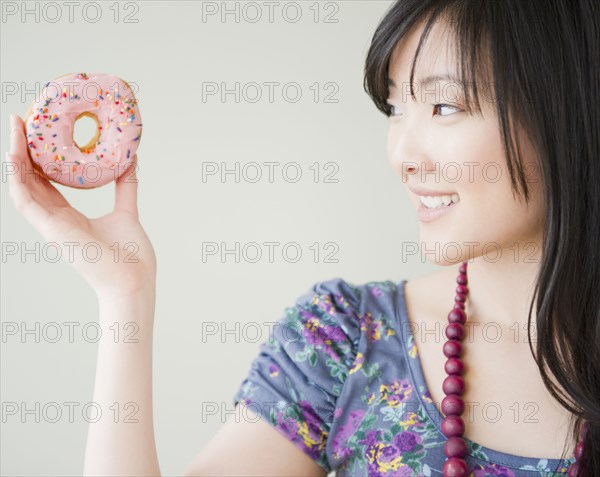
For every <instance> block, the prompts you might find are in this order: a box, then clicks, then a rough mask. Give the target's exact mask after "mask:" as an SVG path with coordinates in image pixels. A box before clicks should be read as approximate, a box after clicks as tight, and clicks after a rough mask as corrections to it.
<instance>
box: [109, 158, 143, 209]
mask: <svg viewBox="0 0 600 477" xmlns="http://www.w3.org/2000/svg"><path fill="white" fill-rule="evenodd" d="M137 168H138V163H137V154H134V156H133V158H132V159H131V163H130V164H129V165H128V167H127V169H126V170H125V172H123V174H121V175H120V176H119V177H118V178H117V180H116V181H115V209H114V210H115V211H116V210H125V211H127V212H130V213H132V214H134V215H135V216H136V217H137V216H138V206H137V189H138V178H137V173H136V172H137Z"/></svg>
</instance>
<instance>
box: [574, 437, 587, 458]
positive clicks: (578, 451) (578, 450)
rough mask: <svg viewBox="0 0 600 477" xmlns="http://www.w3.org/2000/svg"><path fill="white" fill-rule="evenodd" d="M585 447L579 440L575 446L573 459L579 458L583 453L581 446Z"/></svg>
mask: <svg viewBox="0 0 600 477" xmlns="http://www.w3.org/2000/svg"><path fill="white" fill-rule="evenodd" d="M584 447H585V443H584V442H582V441H579V442H578V443H577V445H576V446H575V459H577V460H579V459H581V456H582V455H583V448H584Z"/></svg>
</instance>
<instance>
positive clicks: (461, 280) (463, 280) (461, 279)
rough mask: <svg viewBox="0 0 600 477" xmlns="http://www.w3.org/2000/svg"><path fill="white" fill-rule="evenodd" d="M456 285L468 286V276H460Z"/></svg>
mask: <svg viewBox="0 0 600 477" xmlns="http://www.w3.org/2000/svg"><path fill="white" fill-rule="evenodd" d="M456 283H458V284H459V285H468V282H467V276H466V275H459V276H458V277H456Z"/></svg>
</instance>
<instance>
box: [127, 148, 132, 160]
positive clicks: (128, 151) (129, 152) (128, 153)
mask: <svg viewBox="0 0 600 477" xmlns="http://www.w3.org/2000/svg"><path fill="white" fill-rule="evenodd" d="M130 154H131V151H130V150H129V149H127V159H129V155H130Z"/></svg>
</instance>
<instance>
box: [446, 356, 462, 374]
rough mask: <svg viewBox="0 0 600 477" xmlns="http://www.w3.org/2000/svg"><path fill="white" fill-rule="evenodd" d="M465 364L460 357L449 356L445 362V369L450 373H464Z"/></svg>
mask: <svg viewBox="0 0 600 477" xmlns="http://www.w3.org/2000/svg"><path fill="white" fill-rule="evenodd" d="M463 370H464V364H463V362H462V360H461V359H460V358H448V359H447V360H446V364H444V371H446V373H448V374H462V373H463Z"/></svg>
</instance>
